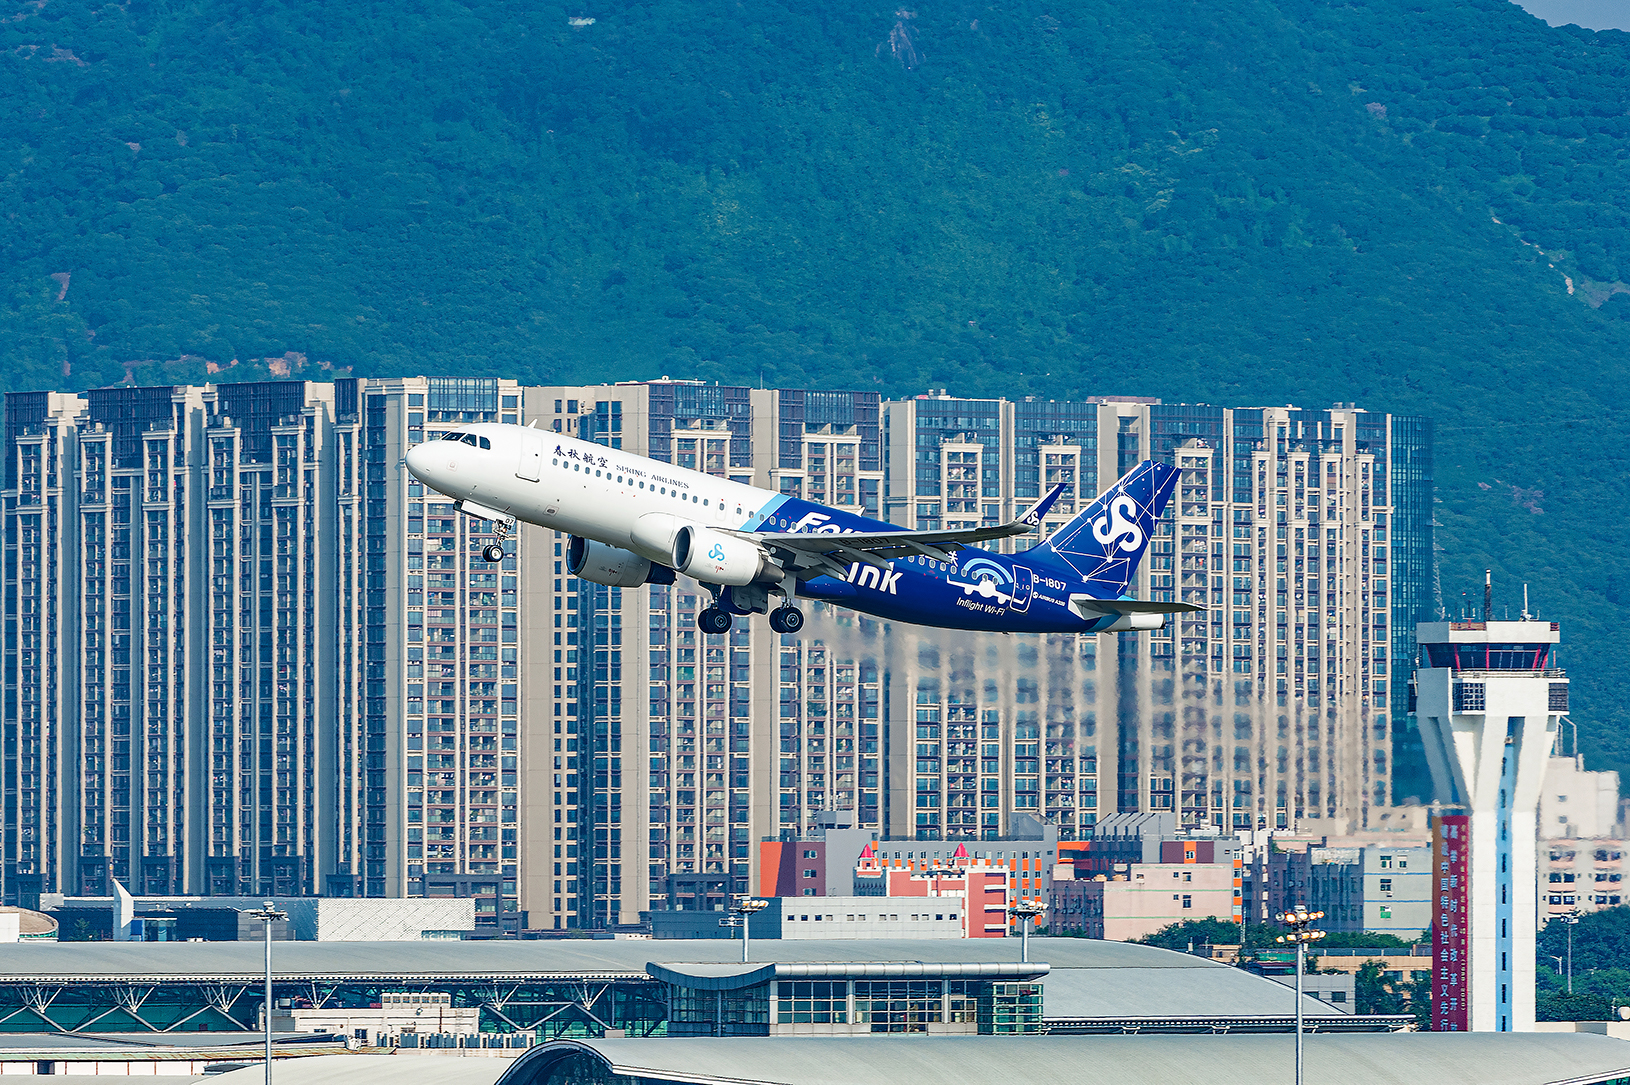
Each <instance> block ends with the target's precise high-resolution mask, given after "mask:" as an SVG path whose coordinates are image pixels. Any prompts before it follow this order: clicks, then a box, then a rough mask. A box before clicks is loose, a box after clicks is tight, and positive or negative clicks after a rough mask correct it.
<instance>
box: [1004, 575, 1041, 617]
mask: <svg viewBox="0 0 1630 1085" xmlns="http://www.w3.org/2000/svg"><path fill="white" fill-rule="evenodd" d="M1035 586H1036V576H1035V574H1034V573H1033V572H1031V571H1030V570H1029V569H1028V568H1026V567H1025V566H1023V565H1015V566H1014V567H1013V601H1012V602H1011V603H1009V604H1008V607H1009V609H1011V610H1016V611H1019V612H1020V613H1023V612H1024V611H1026V610H1029V609H1030V593H1031V592H1032V591H1033V590H1034V589H1035Z"/></svg>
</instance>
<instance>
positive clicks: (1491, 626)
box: [1415, 620, 1568, 1032]
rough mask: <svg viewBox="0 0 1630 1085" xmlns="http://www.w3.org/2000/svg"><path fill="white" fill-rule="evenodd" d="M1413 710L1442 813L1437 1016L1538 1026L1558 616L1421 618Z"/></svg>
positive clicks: (1564, 704)
mask: <svg viewBox="0 0 1630 1085" xmlns="http://www.w3.org/2000/svg"><path fill="white" fill-rule="evenodd" d="M1416 640H1417V642H1418V643H1419V645H1420V659H1419V664H1418V667H1417V669H1416V671H1415V701H1416V719H1417V721H1418V722H1419V725H1420V729H1421V737H1422V739H1423V741H1424V742H1425V744H1426V754H1427V760H1428V761H1429V762H1430V764H1431V769H1432V777H1433V783H1434V785H1435V787H1436V791H1437V798H1438V802H1439V804H1440V805H1441V806H1442V807H1443V808H1445V809H1446V810H1447V811H1449V812H1446V813H1444V814H1443V815H1442V816H1440V817H1438V818H1437V819H1436V820H1435V821H1434V825H1433V846H1434V855H1433V887H1434V894H1433V902H1434V910H1433V927H1434V931H1433V937H1434V943H1435V945H1434V949H1435V950H1436V954H1435V957H1436V959H1435V962H1434V967H1433V980H1432V1028H1433V1030H1434V1031H1445V1032H1458V1031H1473V1032H1532V1031H1533V1029H1534V953H1535V945H1534V942H1535V930H1536V927H1537V925H1538V916H1539V910H1538V909H1539V904H1538V890H1537V880H1538V879H1537V865H1536V864H1537V855H1536V852H1535V835H1536V830H1537V817H1538V807H1539V796H1540V784H1541V778H1542V776H1543V775H1544V772H1545V764H1546V760H1547V758H1549V757H1550V754H1551V746H1552V742H1553V740H1554V739H1555V737H1556V731H1557V725H1558V722H1559V721H1560V720H1561V719H1562V717H1563V716H1565V715H1567V712H1568V680H1567V677H1566V676H1565V675H1564V673H1563V672H1562V671H1561V670H1560V669H1558V668H1556V667H1555V666H1554V663H1555V661H1554V659H1553V655H1554V653H1555V650H1556V644H1557V642H1558V641H1560V640H1561V634H1560V632H1559V631H1558V627H1557V625H1556V623H1555V622H1539V621H1528V620H1524V621H1517V622H1495V621H1483V622H1423V623H1421V624H1420V625H1418V626H1417V627H1416Z"/></svg>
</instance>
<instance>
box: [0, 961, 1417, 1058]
mask: <svg viewBox="0 0 1630 1085" xmlns="http://www.w3.org/2000/svg"><path fill="white" fill-rule="evenodd" d="M768 947H773V948H768ZM749 948H750V950H751V951H752V953H751V956H752V960H751V961H749V962H743V961H742V959H741V955H742V953H741V946H740V943H739V942H729V941H722V940H717V939H712V940H697V941H662V940H652V939H565V940H550V941H528V942H520V943H515V942H499V941H482V942H456V943H455V942H436V941H429V942H417V943H410V942H372V943H367V942H336V943H312V942H298V941H297V942H281V943H278V945H277V947H276V949H275V950H274V953H273V972H274V979H273V984H274V986H273V999H274V1000H275V1001H277V1002H282V1001H283V1000H291V1001H290V1005H291V1006H294V1005H295V1004H296V1003H298V1004H300V1005H304V1004H305V1003H307V1002H309V1003H312V1004H313V1005H312V1006H311V1008H313V1009H321V1010H325V1011H327V1012H329V1013H330V1014H332V1015H336V1016H343V1015H344V1012H345V1011H348V1010H367V1009H369V1008H370V1007H375V1008H377V1007H378V1006H379V1005H380V1004H381V1003H382V999H383V997H384V996H386V995H390V996H392V997H393V999H396V1001H398V1002H400V1001H401V998H398V997H397V996H402V997H406V996H416V995H417V996H426V995H435V996H438V998H437V999H436V1001H435V1002H434V1004H436V1005H445V1006H448V1007H450V1008H452V1009H461V1010H467V1009H471V1008H474V1009H476V1010H478V1011H479V1029H480V1031H481V1032H483V1033H501V1034H507V1035H514V1034H520V1033H530V1034H532V1035H534V1036H535V1037H536V1038H538V1039H547V1038H551V1037H557V1036H580V1037H600V1036H605V1035H608V1034H611V1035H619V1034H620V1035H626V1036H639V1037H646V1036H671V1035H679V1034H684V1035H731V1036H747V1035H760V1036H771V1035H775V1036H780V1035H789V1034H802V1035H814V1034H821V1035H828V1036H840V1035H843V1036H846V1035H851V1034H853V1033H854V1032H856V1031H860V1032H882V1033H906V1034H910V1033H941V1032H957V1031H966V1032H977V1033H981V1034H983V1033H992V1034H998V1033H1004V1032H1012V1033H1025V1034H1035V1033H1039V1032H1044V1031H1045V1032H1050V1033H1072V1034H1073V1033H1079V1034H1088V1033H1121V1032H1138V1033H1156V1032H1201V1033H1212V1032H1217V1031H1247V1032H1256V1031H1267V1032H1285V1031H1287V1030H1289V1029H1290V1028H1291V1027H1292V1023H1293V1022H1294V1020H1295V1008H1296V1007H1295V994H1294V992H1293V991H1290V990H1288V989H1286V988H1285V987H1284V986H1283V985H1281V984H1278V983H1275V982H1273V981H1272V980H1269V979H1265V978H1263V977H1261V976H1257V975H1253V974H1252V973H1250V972H1246V971H1244V970H1241V969H1237V968H1230V967H1228V966H1226V965H1223V964H1219V963H1216V962H1214V961H1211V960H1208V959H1206V958H1203V957H1198V956H1192V955H1189V954H1183V953H1173V952H1170V951H1168V950H1163V949H1156V948H1154V947H1151V946H1140V945H1131V944H1126V943H1120V942H1104V941H1094V940H1090V939H1075V938H1050V939H1043V938H1032V939H1031V943H1030V949H1031V952H1030V961H1028V962H1023V961H1019V960H1017V959H1016V958H1017V957H1018V956H1019V953H1018V948H1019V947H1018V946H1017V945H1016V944H1015V943H1014V942H1012V941H1008V940H1003V939H914V940H887V939H861V940H853V941H843V940H792V941H787V940H783V941H778V942H771V943H760V942H757V941H756V940H755V941H754V942H752V943H750V946H749ZM264 965H265V961H264V957H263V955H262V951H261V947H259V946H258V945H255V944H253V943H248V942H239V943H233V942H180V943H174V944H168V945H153V944H150V943H56V944H41V945H27V946H22V945H12V946H9V947H8V946H4V945H0V1033H8V1032H9V1033H36V1032H62V1031H72V1032H83V1033H95V1034H105V1033H115V1034H120V1033H174V1032H187V1033H193V1032H228V1033H237V1032H246V1031H252V1030H253V1029H254V1028H255V1027H256V1022H257V1020H258V1014H259V1012H260V1009H261V1005H262V1001H263V997H264V996H263V994H262V986H261V983H262V980H261V976H262V970H263V968H264ZM439 996H447V998H448V1001H446V1002H442V1001H441V1000H440V998H439ZM784 1000H785V1001H786V1002H788V1003H789V1005H788V1006H786V1007H785V1010H786V1012H787V1013H789V1014H790V1015H791V1019H790V1020H787V1021H782V1020H781V1019H780V1014H781V1013H782V1011H783V1008H784V1007H783V1006H782V1005H781V1003H782V1002H783V1001H784ZM816 1002H820V1003H821V1005H820V1006H819V1007H817V1006H815V1005H814V1003H816ZM407 1004H414V1005H418V1004H431V1003H425V1002H423V1000H422V999H421V1002H420V1003H407ZM1303 1008H1304V1011H1305V1013H1306V1015H1307V1017H1308V1020H1309V1022H1310V1025H1311V1027H1314V1028H1317V1029H1320V1030H1341V1031H1354V1030H1357V1031H1377V1030H1379V1031H1390V1030H1394V1029H1399V1028H1403V1027H1405V1026H1406V1025H1407V1024H1409V1023H1410V1022H1411V1021H1412V1020H1413V1018H1410V1017H1404V1016H1385V1015H1382V1016H1359V1015H1354V1014H1352V1013H1349V1012H1347V1011H1346V1010H1345V1009H1341V1008H1336V1007H1332V1006H1330V1005H1326V1004H1324V1003H1322V1002H1319V1001H1318V1000H1316V999H1313V998H1306V999H1305V1000H1304V1002H1303ZM811 1014H820V1015H824V1018H823V1019H821V1020H816V1019H815V1018H814V1017H810V1018H809V1019H808V1020H805V1019H804V1017H805V1016H806V1015H811ZM282 1016H287V1015H282ZM364 1016H365V1015H364ZM772 1025H774V1026H780V1025H788V1026H807V1027H792V1028H786V1029H781V1028H772V1027H771V1026H772ZM815 1026H825V1027H824V1028H817V1027H815ZM859 1026H865V1027H859ZM964 1026H966V1027H964Z"/></svg>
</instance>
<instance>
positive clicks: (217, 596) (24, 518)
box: [0, 378, 521, 929]
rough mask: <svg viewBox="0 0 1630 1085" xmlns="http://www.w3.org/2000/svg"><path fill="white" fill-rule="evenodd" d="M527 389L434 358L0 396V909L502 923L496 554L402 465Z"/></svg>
mask: <svg viewBox="0 0 1630 1085" xmlns="http://www.w3.org/2000/svg"><path fill="white" fill-rule="evenodd" d="M519 403H520V392H519V390H518V389H517V388H516V387H515V385H514V384H513V383H512V382H500V381H497V380H491V379H467V380H454V379H440V378H429V379H426V378H412V379H403V380H392V381H356V380H342V381H339V382H336V383H334V384H317V383H312V382H303V381H275V382H264V383H253V384H220V385H208V386H203V387H164V388H114V389H101V390H96V391H92V392H88V393H86V394H85V395H83V396H66V395H58V394H55V393H22V394H12V395H9V396H7V400H6V408H7V416H6V458H7V468H8V470H7V477H6V488H5V491H4V497H5V508H4V519H5V531H6V540H7V559H8V560H7V562H6V565H5V569H6V576H5V579H4V582H3V597H0V598H3V605H4V608H5V610H6V614H7V618H8V621H10V622H14V623H16V627H15V636H16V638H17V639H16V643H15V644H14V645H13V647H11V648H9V649H8V650H7V653H6V657H5V668H6V670H5V682H6V686H7V698H6V704H7V711H6V718H5V727H6V728H7V737H8V739H11V738H16V739H17V740H18V741H20V742H21V745H20V746H19V751H20V756H19V757H18V758H17V760H16V761H15V762H12V763H8V775H7V777H6V786H7V788H8V791H9V792H11V793H12V794H13V795H14V798H15V803H16V806H17V809H18V814H17V817H16V821H15V826H16V832H14V833H8V835H7V845H6V846H7V848H8V851H7V854H6V857H5V864H6V865H5V868H4V877H5V893H6V899H8V900H17V899H20V898H23V897H28V896H30V895H32V894H34V893H38V892H41V891H59V892H74V893H106V892H109V891H110V881H111V880H113V879H117V880H118V881H120V882H121V883H122V884H125V885H126V886H127V887H128V888H130V889H131V890H133V891H134V892H136V893H145V894H168V893H210V894H229V895H230V894H262V893H264V894H272V895H278V896H288V895H308V894H314V893H324V894H331V895H346V896H364V895H366V896H399V895H420V894H429V895H458V896H474V897H476V899H477V908H478V911H479V913H480V916H481V918H482V919H483V920H485V921H486V922H487V923H489V924H491V925H496V926H500V927H506V926H507V927H509V928H511V929H513V928H517V927H519V925H520V916H519V913H518V900H519V894H518V875H517V861H518V860H517V856H518V851H519V843H518V839H517V835H518V831H519V819H518V809H519V808H518V794H519V792H518V787H517V766H516V759H517V757H518V751H517V747H518V745H519V726H520V725H519V720H520V703H521V702H520V698H519V695H518V693H517V689H518V677H517V671H518V665H519V664H518V654H519V651H520V644H519V641H520V626H519V621H518V613H519V611H518V602H519V597H520V589H519V586H518V573H517V570H516V559H515V558H514V557H506V558H505V559H504V561H503V562H501V563H499V564H497V565H494V564H492V563H488V562H486V561H484V560H482V559H481V556H480V550H481V547H482V546H484V545H486V544H489V543H492V542H493V541H494V536H493V534H492V527H493V525H491V524H490V523H485V522H482V521H474V520H470V519H468V518H467V517H464V516H461V515H459V514H458V513H457V512H456V510H454V509H453V507H452V506H451V504H449V503H446V502H441V501H438V500H436V499H435V496H434V495H430V496H429V500H428V501H427V500H426V495H425V494H424V493H423V491H422V488H421V487H419V486H418V484H417V483H413V482H412V481H411V480H410V479H408V477H407V475H406V473H405V472H404V471H402V469H401V466H400V465H401V460H402V456H403V455H404V454H405V452H406V450H407V448H409V447H411V445H413V444H415V443H418V442H420V441H423V440H435V439H438V438H439V437H440V436H441V434H442V432H444V431H445V430H446V429H448V428H449V427H451V426H453V425H455V424H458V423H462V422H473V421H515V420H516V419H518V418H519V415H520V409H519ZM515 546H516V542H511V543H510V549H511V550H512V551H513V550H514V549H515ZM13 766H14V767H13Z"/></svg>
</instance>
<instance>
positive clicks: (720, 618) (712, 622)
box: [696, 607, 731, 633]
mask: <svg viewBox="0 0 1630 1085" xmlns="http://www.w3.org/2000/svg"><path fill="white" fill-rule="evenodd" d="M730 622H731V618H730V615H729V614H727V613H726V612H724V611H722V610H720V609H719V608H718V607H708V608H707V609H706V610H704V611H702V613H700V614H698V615H697V616H696V628H698V629H700V630H701V631H702V632H704V633H728V632H730Z"/></svg>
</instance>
